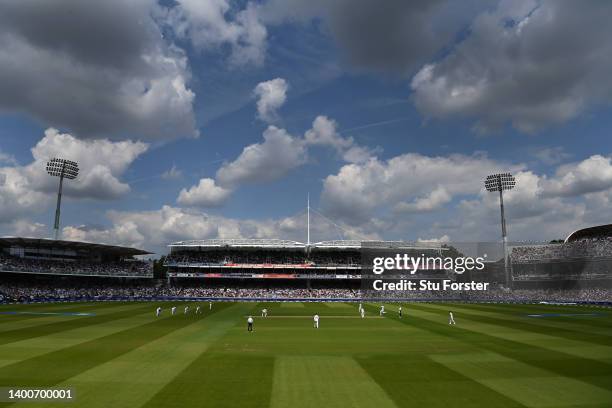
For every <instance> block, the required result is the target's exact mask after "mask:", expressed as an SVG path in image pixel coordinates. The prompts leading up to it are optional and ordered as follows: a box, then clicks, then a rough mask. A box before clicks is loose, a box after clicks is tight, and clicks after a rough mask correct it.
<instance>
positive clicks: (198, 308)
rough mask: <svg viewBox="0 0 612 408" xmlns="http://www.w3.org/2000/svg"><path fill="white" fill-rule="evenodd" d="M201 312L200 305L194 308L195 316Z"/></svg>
mask: <svg viewBox="0 0 612 408" xmlns="http://www.w3.org/2000/svg"><path fill="white" fill-rule="evenodd" d="M200 313H202V311H201V310H200V305H197V306H196V314H200Z"/></svg>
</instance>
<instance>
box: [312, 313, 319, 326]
mask: <svg viewBox="0 0 612 408" xmlns="http://www.w3.org/2000/svg"><path fill="white" fill-rule="evenodd" d="M312 319H313V320H314V328H315V329H318V328H319V314H318V313H317V314H315V315H314V317H313V318H312Z"/></svg>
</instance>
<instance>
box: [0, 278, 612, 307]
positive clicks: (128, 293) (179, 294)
mask: <svg viewBox="0 0 612 408" xmlns="http://www.w3.org/2000/svg"><path fill="white" fill-rule="evenodd" d="M108 298H130V299H150V298H223V299H239V298H240V299H313V300H315V299H355V300H357V299H364V300H365V301H368V299H371V300H373V299H377V300H379V299H388V300H400V299H401V300H432V301H435V300H455V301H482V302H541V301H547V302H612V289H610V288H581V289H515V290H512V291H511V290H506V289H503V288H493V289H490V290H486V291H464V292H460V291H453V292H451V291H448V292H445V291H410V292H407V291H402V292H374V291H361V290H359V289H351V288H311V289H306V288H295V287H293V288H289V287H272V288H244V287H204V286H168V285H161V284H156V285H155V284H150V285H147V284H135V283H132V284H123V285H119V284H99V283H96V284H90V285H85V284H81V285H79V284H74V283H73V284H62V283H45V284H32V283H27V282H25V281H22V282H13V283H3V284H0V300H2V301H21V302H23V301H35V300H45V299H47V300H49V299H52V300H61V299H81V300H95V299H108Z"/></svg>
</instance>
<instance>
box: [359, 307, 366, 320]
mask: <svg viewBox="0 0 612 408" xmlns="http://www.w3.org/2000/svg"><path fill="white" fill-rule="evenodd" d="M360 313H361V318H362V319H363V318H364V317H365V310H363V308H362V309H361V312H360Z"/></svg>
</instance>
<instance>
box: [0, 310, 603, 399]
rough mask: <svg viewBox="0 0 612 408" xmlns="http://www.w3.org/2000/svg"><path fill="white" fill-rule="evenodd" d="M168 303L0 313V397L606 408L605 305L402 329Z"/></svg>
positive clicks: (407, 320) (411, 321) (341, 316)
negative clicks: (9, 391)
mask: <svg viewBox="0 0 612 408" xmlns="http://www.w3.org/2000/svg"><path fill="white" fill-rule="evenodd" d="M157 305H161V306H162V307H164V309H165V310H164V314H163V316H162V317H161V318H155V316H154V309H155V307H157ZM169 305H170V304H169V303H161V302H160V303H73V304H49V305H3V306H1V307H0V313H6V312H19V313H18V314H0V387H28V388H49V387H52V388H66V387H71V388H73V389H74V391H75V397H76V399H75V401H73V402H70V403H66V402H45V403H36V402H22V403H19V404H17V405H23V406H27V407H35V406H43V407H55V406H68V407H181V408H186V407H196V406H197V407H257V408H260V407H274V408H279V407H288V408H293V407H295V408H301V407H315V408H332V407H367V408H387V407H443V408H454V407H574V408H577V407H585V408H586V407H612V310H610V309H603V308H592V307H578V306H543V305H475V304H471V305H468V304H453V305H449V304H418V303H411V304H404V305H403V309H404V317H403V318H402V319H399V318H398V316H397V312H396V311H397V305H395V304H387V305H386V309H387V315H386V317H384V318H380V317H378V305H377V304H367V305H366V310H367V316H366V318H365V319H361V318H359V317H358V314H357V304H349V303H313V304H306V303H216V304H214V307H213V310H212V311H209V310H208V305H207V304H205V305H204V307H203V309H204V314H203V315H201V316H196V315H194V314H190V315H187V316H185V315H184V314H183V313H182V309H183V307H184V305H185V303H181V302H177V303H176V305H177V306H178V311H179V313H178V314H177V315H176V316H173V317H170V316H169V313H168V311H167V308H168V306H169ZM191 306H192V311H193V309H194V306H195V304H191ZM263 307H267V308H268V309H269V313H270V317H269V318H267V319H262V318H260V317H257V315H258V314H259V311H260V310H261V309H262V308H263ZM449 309H451V310H453V311H454V313H455V320H456V321H457V325H456V326H453V327H449V325H448V324H447V323H448V321H447V315H448V310H449ZM23 312H30V313H29V314H25V313H23ZM49 312H56V313H58V314H42V313H49ZM67 312H81V313H95V316H72V315H64V314H62V313H67ZM315 312H317V313H319V314H320V315H321V328H320V329H319V330H315V329H314V328H313V327H312V315H313V313H315ZM38 313H41V314H38ZM249 314H253V315H254V316H256V319H255V331H254V332H253V333H248V332H247V331H246V316H248V315H249ZM529 314H556V315H546V316H544V317H528V316H527V315H529ZM593 314H595V315H593ZM8 405H10V404H8V403H0V406H8Z"/></svg>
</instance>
